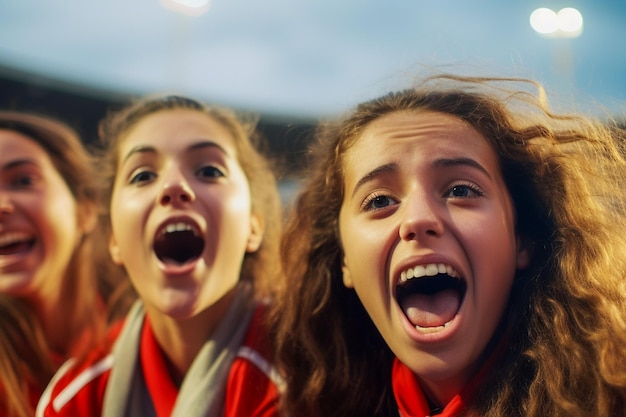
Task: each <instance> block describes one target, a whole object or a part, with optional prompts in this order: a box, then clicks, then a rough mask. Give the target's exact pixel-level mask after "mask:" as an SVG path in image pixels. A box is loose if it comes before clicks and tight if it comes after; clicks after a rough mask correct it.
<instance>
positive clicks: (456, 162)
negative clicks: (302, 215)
mask: <svg viewBox="0 0 626 417" xmlns="http://www.w3.org/2000/svg"><path fill="white" fill-rule="evenodd" d="M463 165H465V166H469V167H472V168H476V169H477V170H479V171H481V172H483V173H484V174H485V175H486V176H487V177H489V178H491V175H490V174H489V172H488V171H487V170H486V169H485V167H483V166H482V165H481V164H479V163H478V162H476V161H475V160H474V159H471V158H441V159H437V160H435V161H434V162H433V166H434V167H451V166H463ZM397 170H398V164H396V163H390V164H385V165H381V166H379V167H377V168H374V169H373V170H371V171H370V172H368V173H367V174H365V175H364V176H363V177H362V178H361V179H360V180H359V181H358V182H357V183H356V185H355V186H354V190H353V191H352V196H353V197H354V195H355V194H356V192H357V191H358V190H359V188H361V187H362V186H363V185H365V184H367V183H368V182H371V181H374V180H375V179H376V178H378V177H380V176H381V175H383V174H387V173H390V172H395V171H397Z"/></svg>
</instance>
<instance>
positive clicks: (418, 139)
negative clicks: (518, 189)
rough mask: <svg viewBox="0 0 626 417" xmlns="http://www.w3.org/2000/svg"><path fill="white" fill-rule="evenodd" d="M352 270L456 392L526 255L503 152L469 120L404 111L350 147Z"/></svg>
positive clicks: (411, 355)
mask: <svg viewBox="0 0 626 417" xmlns="http://www.w3.org/2000/svg"><path fill="white" fill-rule="evenodd" d="M344 162H345V165H344V168H345V190H344V191H345V193H344V199H343V203H342V206H341V211H340V217H339V230H340V235H341V242H342V246H343V249H344V254H345V258H344V266H343V277H344V278H343V279H344V284H345V285H346V286H347V287H352V288H354V290H355V291H356V293H357V295H358V296H359V298H360V300H361V302H362V303H363V305H364V307H365V309H366V310H367V312H368V313H369V315H370V316H371V318H372V319H373V321H374V324H375V325H376V327H377V328H378V330H379V331H380V333H381V334H382V336H383V337H384V339H385V340H386V342H387V344H388V345H389V346H390V348H391V349H392V351H393V352H394V353H395V355H396V356H397V357H398V358H399V359H400V360H401V361H402V362H404V363H405V364H406V365H407V366H408V367H409V368H411V369H412V370H413V371H414V372H415V374H416V375H417V376H418V378H419V380H420V382H421V384H422V386H423V387H424V389H425V391H426V392H427V394H428V395H430V396H431V397H433V398H434V399H435V400H436V401H439V402H441V403H445V402H447V401H448V400H449V399H450V398H451V396H453V395H454V394H456V393H458V392H459V391H460V389H461V388H462V387H463V386H464V385H465V384H466V382H467V381H468V379H469V378H470V377H471V375H472V373H473V372H474V371H475V370H476V368H477V366H478V365H479V364H478V361H479V357H480V355H481V352H483V350H484V349H485V347H486V345H487V344H488V342H489V341H490V339H491V338H492V336H493V334H494V332H495V330H496V327H497V326H498V324H499V322H500V320H501V317H502V315H503V312H504V310H505V307H506V304H507V300H508V298H509V292H510V289H511V285H512V283H513V278H514V275H515V271H516V268H522V267H525V266H526V264H527V262H528V256H527V253H526V251H525V250H524V249H523V248H521V247H520V245H519V241H518V238H517V235H516V231H515V215H514V212H513V208H512V204H511V199H510V196H509V193H508V191H507V188H506V186H505V183H504V181H503V178H502V173H501V172H500V167H499V164H498V158H497V156H496V154H495V152H494V150H493V149H492V148H491V146H490V145H489V143H488V142H487V141H486V139H485V138H484V137H483V136H482V135H481V134H480V133H478V132H477V131H476V130H475V129H473V128H472V127H471V126H469V125H468V124H466V123H464V122H463V121H462V120H461V119H459V118H456V117H454V116H450V115H447V114H442V113H435V112H408V111H405V112H397V113H392V114H389V115H386V116H384V117H382V118H380V119H378V120H376V121H374V122H373V123H371V124H370V125H369V126H368V127H367V128H366V129H365V130H364V132H363V134H362V136H361V137H360V138H359V139H358V141H357V142H356V143H355V144H354V145H353V146H352V147H351V148H350V149H349V150H348V152H347V154H346V156H345V161H344Z"/></svg>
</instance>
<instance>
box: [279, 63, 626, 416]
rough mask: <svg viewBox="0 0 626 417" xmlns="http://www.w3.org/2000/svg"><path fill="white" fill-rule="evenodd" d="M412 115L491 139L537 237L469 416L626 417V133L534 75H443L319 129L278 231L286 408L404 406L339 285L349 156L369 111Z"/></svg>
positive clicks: (380, 352) (334, 412) (362, 315)
mask: <svg viewBox="0 0 626 417" xmlns="http://www.w3.org/2000/svg"><path fill="white" fill-rule="evenodd" d="M400 111H412V112H424V111H435V112H440V113H445V114H449V115H454V116H456V117H458V118H460V119H462V120H464V121H465V122H467V123H468V124H469V125H471V126H473V128H475V129H476V130H477V131H479V132H480V133H481V134H482V135H483V136H484V137H485V138H486V140H487V141H488V142H489V143H490V144H491V146H492V147H493V149H494V150H495V151H496V153H497V155H498V157H499V161H500V165H501V168H502V172H503V177H504V179H505V182H506V185H507V188H508V191H509V193H510V195H511V197H512V200H513V202H514V207H515V211H516V215H517V225H516V226H517V231H518V233H519V234H520V236H522V238H523V239H525V241H526V242H527V244H529V245H530V246H531V247H532V259H531V264H530V266H529V267H528V268H527V269H525V270H523V271H518V272H517V274H518V276H517V277H516V279H515V282H514V287H513V289H512V292H511V297H510V300H509V304H508V307H507V311H506V313H505V316H504V317H503V321H502V323H503V325H502V326H503V329H502V332H499V333H498V335H499V336H498V337H503V336H502V335H506V337H507V339H506V340H507V343H506V345H505V346H506V348H505V353H504V355H503V356H502V357H501V358H500V363H498V365H497V366H496V367H494V369H496V370H497V371H495V372H494V373H493V374H492V375H490V377H489V379H488V380H487V381H485V383H484V384H483V386H482V389H481V390H479V392H478V394H477V395H476V396H475V397H474V398H473V399H472V402H471V403H470V404H469V405H468V409H467V410H466V412H465V415H467V416H497V417H501V416H504V415H507V416H569V417H573V416H577V417H578V416H580V417H582V416H591V415H593V416H600V415H610V416H617V415H626V411H625V410H626V361H625V360H624V358H626V216H625V214H626V213H625V210H624V209H625V202H624V197H625V193H624V191H623V188H622V187H623V186H624V180H625V179H626V170H625V168H626V161H625V159H624V155H625V153H624V152H623V151H624V143H623V142H621V140H622V138H623V137H624V131H623V130H622V129H620V128H619V127H617V125H615V124H612V123H611V122H607V121H599V120H595V119H593V118H590V117H585V116H582V115H575V114H570V115H564V114H556V113H554V112H552V111H551V110H550V108H549V106H548V104H547V100H546V97H545V94H544V90H543V89H542V87H541V86H540V85H539V84H537V83H535V82H533V81H531V80H525V79H513V78H482V77H461V76H454V75H445V74H443V75H441V74H440V75H435V76H431V77H428V78H426V79H424V80H423V82H422V83H420V84H419V85H416V86H415V87H413V88H409V89H406V90H404V91H399V92H394V93H390V94H388V95H385V96H382V97H379V98H376V99H374V100H371V101H368V102H365V103H363V104H361V105H359V106H358V107H357V108H356V109H355V110H354V111H353V112H352V113H351V114H348V115H347V116H346V117H345V118H343V119H341V120H339V121H338V122H336V123H330V124H326V125H323V126H321V128H320V133H319V135H318V141H317V142H316V143H315V144H314V146H313V149H312V154H311V155H312V159H311V165H310V171H309V173H308V175H307V181H306V182H305V184H304V186H303V189H302V190H301V193H300V194H299V195H298V197H297V199H296V201H295V204H294V206H293V210H292V213H291V216H290V217H289V219H288V222H287V225H286V228H285V232H284V237H283V241H282V255H283V258H284V262H285V266H284V270H285V273H286V275H287V279H288V280H289V281H288V285H287V286H286V288H285V293H284V294H282V296H281V297H280V298H279V303H278V304H277V305H276V312H275V318H276V320H277V324H276V327H275V330H276V336H277V350H276V357H277V362H278V364H279V366H280V368H281V370H282V372H283V373H284V375H285V378H286V382H287V390H286V392H285V395H284V398H283V404H282V405H283V410H282V413H283V415H285V416H306V417H312V416H323V417H329V416H342V417H345V416H366V415H377V416H381V415H388V416H392V415H397V413H398V411H397V406H396V405H395V401H394V399H393V394H392V393H391V380H390V375H391V372H390V369H391V363H392V359H393V354H392V353H391V351H390V350H389V348H388V347H387V346H386V345H385V343H384V341H383V340H382V338H381V336H380V335H379V333H378V331H377V330H376V328H375V326H374V325H373V323H372V321H371V320H370V319H369V317H368V315H367V312H366V311H365V309H364V308H363V307H362V305H361V303H360V302H359V300H358V298H357V296H356V294H355V293H354V291H353V290H351V289H347V288H345V287H344V286H343V284H342V279H341V265H342V259H343V251H342V245H341V241H340V237H339V233H338V219H339V212H340V207H341V204H342V200H343V194H344V173H343V169H344V167H343V164H344V159H345V157H346V154H348V153H349V152H350V149H351V146H352V145H353V144H354V143H355V142H356V141H358V140H359V138H360V136H361V133H362V132H363V130H364V129H365V128H366V127H367V126H369V125H370V123H372V122H373V121H375V120H377V119H379V118H380V117H382V116H384V115H387V114H390V113H395V112H400ZM522 275H523V277H524V279H519V278H520V277H521V276H522Z"/></svg>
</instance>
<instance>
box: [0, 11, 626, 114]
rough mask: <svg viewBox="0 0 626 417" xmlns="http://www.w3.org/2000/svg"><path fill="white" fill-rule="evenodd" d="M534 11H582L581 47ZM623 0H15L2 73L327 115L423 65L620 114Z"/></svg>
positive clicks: (8, 16) (1, 35)
mask: <svg viewBox="0 0 626 417" xmlns="http://www.w3.org/2000/svg"><path fill="white" fill-rule="evenodd" d="M536 7H549V8H552V9H554V10H559V9H560V8H562V7H576V8H578V9H579V10H580V11H581V13H582V14H583V18H584V30H583V33H582V35H581V36H580V37H579V38H575V39H547V38H545V37H542V36H540V35H538V34H537V33H535V32H534V31H533V30H532V28H531V27H530V24H529V15H530V13H531V12H532V10H533V9H535V8H536ZM625 40H626V0H596V1H593V2H591V1H578V0H572V1H569V2H565V1H548V0H546V1H536V0H527V1H501V0H474V1H466V0H457V1H445V0H439V1H432V0H430V1H426V0H398V1H394V0H390V1H384V2H383V1H380V0H379V1H370V0H299V1H289V0H265V1H263V2H261V1H252V0H212V4H211V7H210V10H209V11H208V13H206V14H205V15H203V16H200V17H193V18H192V17H188V16H183V15H179V14H175V13H172V12H171V11H169V10H166V9H164V8H163V7H161V5H160V3H159V0H133V1H128V0H107V1H99V2H96V1H85V0H55V1H53V2H43V1H41V0H20V1H17V0H14V1H11V0H7V1H3V2H1V3H0V66H2V67H8V68H13V69H16V70H18V71H24V72H29V73H35V74H40V75H43V76H46V77H51V78H53V79H59V80H61V81H64V82H67V83H71V84H75V85H78V86H86V87H90V88H96V89H98V90H103V91H111V92H116V93H131V94H151V93H157V92H166V91H172V92H173V91H176V92H181V93H186V94H192V95H194V96H197V97H199V98H203V99H206V100H210V101H217V102H222V103H223V104H227V105H232V106H235V107H240V108H245V109H248V110H253V111H258V112H261V113H270V114H277V115H287V116H294V117H300V116H301V117H318V116H326V115H333V114H336V113H337V112H341V111H344V110H346V109H347V108H349V107H351V106H352V105H354V104H356V103H357V102H359V101H361V100H364V99H367V98H371V97H373V96H376V95H378V94H382V93H384V92H386V91H387V90H389V89H392V88H397V87H401V86H403V85H406V84H407V83H409V82H410V80H411V79H412V77H413V76H414V75H415V74H416V73H418V72H419V71H421V69H422V68H423V66H432V67H435V68H447V69H450V70H452V71H463V72H468V71H469V72H473V73H480V74H485V75H521V76H527V77H531V78H534V79H536V80H538V81H541V82H543V83H545V84H546V87H547V88H548V90H549V91H551V92H552V93H553V94H554V95H555V96H557V97H559V98H560V100H561V101H563V102H566V103H570V104H571V103H576V105H577V106H578V107H581V108H583V109H585V108H586V107H587V106H591V103H594V102H598V103H599V104H600V105H602V106H605V107H606V108H607V109H608V110H609V111H611V112H613V113H615V114H626V47H625V46H624V41H625Z"/></svg>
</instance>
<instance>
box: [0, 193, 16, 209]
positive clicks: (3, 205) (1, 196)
mask: <svg viewBox="0 0 626 417" xmlns="http://www.w3.org/2000/svg"><path fill="white" fill-rule="evenodd" d="M14 210H15V207H14V206H13V202H12V201H11V198H10V197H9V195H8V193H6V192H3V191H0V215H6V214H11V213H13V211H14Z"/></svg>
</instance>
